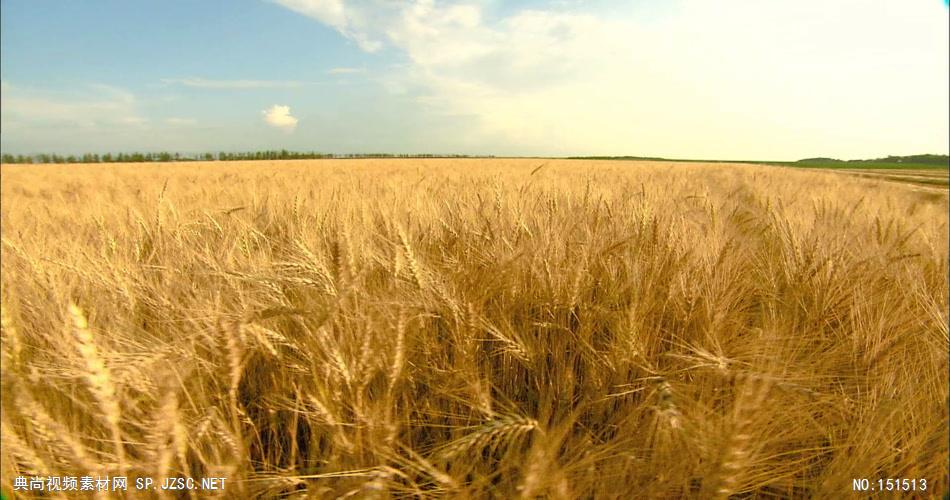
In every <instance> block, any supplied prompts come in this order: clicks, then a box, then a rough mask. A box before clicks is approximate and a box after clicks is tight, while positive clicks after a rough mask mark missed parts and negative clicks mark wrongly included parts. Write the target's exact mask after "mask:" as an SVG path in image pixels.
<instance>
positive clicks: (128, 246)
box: [0, 160, 950, 498]
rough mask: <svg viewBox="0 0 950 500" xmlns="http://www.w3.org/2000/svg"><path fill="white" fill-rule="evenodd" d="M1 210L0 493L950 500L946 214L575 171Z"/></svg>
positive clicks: (183, 174) (306, 172) (776, 175)
mask: <svg viewBox="0 0 950 500" xmlns="http://www.w3.org/2000/svg"><path fill="white" fill-rule="evenodd" d="M0 194H2V196H3V198H2V199H3V202H2V219H0V222H2V264H0V266H2V267H0V270H2V297H0V299H2V325H3V330H2V331H3V333H2V354H3V359H2V361H3V363H2V380H0V382H2V389H3V391H2V424H3V431H2V444H3V446H2V464H0V467H2V469H0V470H2V487H3V490H4V491H5V492H7V493H9V492H10V491H12V489H13V478H14V477H16V476H19V475H27V476H32V475H44V476H45V475H48V474H50V475H51V474H57V475H75V476H82V475H87V474H88V475H120V474H123V473H124V474H128V475H129V476H130V477H136V476H139V477H143V476H150V477H156V478H161V477H167V476H172V475H187V476H191V477H195V478H201V477H209V476H215V477H227V478H228V481H227V482H226V487H227V494H228V496H230V497H233V498H249V497H259V498H273V497H301V498H303V497H305V496H310V497H327V498H338V497H357V498H390V497H410V496H411V497H451V498H483V497H496V498H518V497H521V498H536V497H548V498H621V497H629V496H631V495H632V496H636V497H643V498H650V497H661V498H676V497H684V496H692V497H708V498H713V497H719V498H725V497H729V496H736V495H738V496H757V497H786V498H800V497H841V496H844V495H850V494H853V493H852V480H853V479H855V478H864V477H868V478H878V477H882V478H916V479H918V480H919V479H926V481H927V488H928V489H927V491H926V492H923V493H921V492H919V491H918V492H917V493H916V494H917V495H922V496H931V495H934V496H939V495H942V494H944V493H945V492H946V491H947V489H948V482H947V477H948V467H947V463H948V444H947V443H948V437H950V436H948V407H947V401H948V381H947V374H948V352H947V350H948V345H950V340H948V328H947V322H948V246H947V242H948V225H947V223H948V215H947V197H946V195H945V194H943V195H936V194H933V193H930V194H926V195H925V194H924V193H919V192H916V191H913V190H912V189H910V188H909V187H907V186H903V185H900V184H895V183H889V182H882V181H879V180H876V179H867V178H862V177H845V176H841V175H834V174H832V173H825V172H818V171H805V170H796V169H787V168H774V167H763V166H755V165H728V164H698V163H695V164H693V163H690V164H681V165H675V166H670V165H668V164H664V163H648V162H641V163H621V162H594V161H569V160H401V161H397V160H364V161H332V160H324V161H320V162H308V161H296V162H258V163H240V162H237V163H227V164H206V165H205V164H196V163H189V164H187V165H184V164H168V165H147V166H134V167H133V166H123V165H109V166H102V165H97V166H93V167H81V166H32V167H29V166H26V167H20V166H14V165H6V166H3V167H2V186H0ZM130 482H131V481H130ZM919 484H920V482H919V481H918V485H919ZM201 495H204V493H201ZM169 496H171V495H169Z"/></svg>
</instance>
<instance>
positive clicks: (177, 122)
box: [165, 116, 198, 126]
mask: <svg viewBox="0 0 950 500" xmlns="http://www.w3.org/2000/svg"><path fill="white" fill-rule="evenodd" d="M165 123H166V124H168V125H173V126H189V125H195V124H196V123H198V120H195V119H194V118H179V117H174V116H173V117H171V118H166V119H165Z"/></svg>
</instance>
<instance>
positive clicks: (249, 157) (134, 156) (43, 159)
mask: <svg viewBox="0 0 950 500" xmlns="http://www.w3.org/2000/svg"><path fill="white" fill-rule="evenodd" d="M340 158H475V157H474V156H470V155H459V154H451V155H438V154H392V153H351V154H333V153H318V152H314V151H311V152H297V151H288V150H286V149H281V150H280V151H277V150H270V151H248V152H239V153H229V152H224V151H222V152H220V153H199V154H181V153H168V152H161V153H115V154H113V153H105V154H101V155H100V154H97V153H87V154H83V155H66V156H63V155H58V154H45V153H43V154H35V155H12V154H3V155H0V163H158V162H171V161H253V160H313V159H340ZM478 158H494V156H487V157H486V156H479V157H478Z"/></svg>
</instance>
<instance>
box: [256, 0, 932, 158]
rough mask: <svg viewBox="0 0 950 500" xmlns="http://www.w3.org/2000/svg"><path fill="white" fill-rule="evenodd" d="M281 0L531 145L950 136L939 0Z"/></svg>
mask: <svg viewBox="0 0 950 500" xmlns="http://www.w3.org/2000/svg"><path fill="white" fill-rule="evenodd" d="M275 1H276V3H278V4H280V5H283V6H284V7H286V8H288V9H291V10H293V11H295V12H298V13H300V14H303V15H306V16H308V17H311V18H313V19H315V20H316V21H319V22H320V23H322V24H324V25H326V26H329V27H331V28H333V29H335V30H337V31H338V32H339V33H340V34H341V35H342V36H344V37H346V38H347V39H350V40H352V41H353V42H354V43H356V44H357V45H358V46H359V47H360V48H361V49H363V50H364V51H366V52H379V51H380V50H382V49H383V48H384V47H388V48H391V49H395V50H396V51H398V53H401V54H402V55H403V57H404V58H405V61H406V62H405V64H404V65H403V66H402V67H401V68H399V69H397V70H394V71H392V72H391V73H390V74H388V75H387V76H386V77H385V78H386V82H385V83H386V85H387V87H388V88H391V89H395V90H398V91H406V90H407V89H410V90H412V91H413V94H414V95H418V96H419V97H418V103H419V104H420V105H421V106H425V107H426V108H427V110H430V111H435V112H439V113H443V114H446V115H457V116H466V117H472V118H473V120H474V121H475V123H476V126H475V128H474V129H473V131H472V133H473V134H481V135H483V136H484V137H485V138H486V141H488V140H489V139H488V138H490V137H504V138H506V139H508V140H510V141H511V142H512V143H515V144H518V145H522V146H524V148H525V149H522V150H520V151H518V153H520V154H525V153H527V154H531V153H533V152H536V153H545V154H564V153H567V154H591V153H597V154H631V153H634V154H645V155H665V156H684V155H685V156H691V157H705V158H730V157H736V156H737V155H738V156H740V157H744V158H755V157H761V158H775V159H779V158H788V159H792V158H798V157H802V156H810V155H823V154H829V153H836V154H840V155H844V156H847V155H849V154H850V155H867V154H869V151H868V149H869V147H871V148H877V151H878V152H880V153H881V154H903V153H912V152H916V151H946V150H947V139H946V137H947V136H948V133H950V127H948V120H947V116H946V112H945V110H946V109H947V107H948V105H950V103H948V96H947V92H946V89H947V87H948V83H950V82H948V73H950V67H948V52H947V46H946V39H947V22H946V11H945V7H944V6H941V5H940V4H939V2H896V1H895V2H875V3H874V4H873V5H870V4H867V3H866V2H864V1H863V0H841V1H837V2H823V1H818V0H803V1H801V2H760V1H755V0H733V1H728V2H709V1H704V0H679V1H675V2H664V3H663V4H662V5H660V4H657V3H650V4H649V5H647V4H646V3H640V2H637V3H624V2H620V3H618V4H616V6H615V7H612V8H609V9H607V8H604V7H603V4H602V3H596V4H595V5H600V6H601V7H600V8H591V7H590V5H591V4H586V5H587V6H586V7H585V8H584V10H580V9H579V8H574V7H571V5H578V4H577V3H567V2H561V3H557V4H553V5H551V6H548V7H543V8H531V9H522V10H516V11H508V12H503V11H500V10H499V4H498V2H489V1H486V2H434V1H432V0H415V1H410V2H391V1H386V0H353V1H346V2H344V1H343V0H275ZM885 34H886V35H885ZM902 123H903V124H907V123H914V124H916V125H915V126H914V127H906V126H904V125H901V124H902Z"/></svg>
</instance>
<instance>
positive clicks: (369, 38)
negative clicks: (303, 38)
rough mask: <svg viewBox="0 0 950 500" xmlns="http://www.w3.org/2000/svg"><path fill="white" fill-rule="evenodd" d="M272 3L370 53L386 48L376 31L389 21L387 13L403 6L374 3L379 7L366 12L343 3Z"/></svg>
mask: <svg viewBox="0 0 950 500" xmlns="http://www.w3.org/2000/svg"><path fill="white" fill-rule="evenodd" d="M272 1H274V2H276V3H278V4H280V5H282V6H284V7H286V8H288V9H290V10H293V11H295V12H298V13H300V14H303V15H305V16H307V17H311V18H313V19H316V20H318V21H320V22H321V23H323V24H326V25H327V26H330V27H332V28H334V29H336V30H337V31H339V32H340V33H341V34H343V35H344V36H346V37H347V38H349V39H350V40H353V41H354V42H356V44H357V45H358V46H359V47H360V48H361V49H363V50H365V51H367V52H376V51H377V50H379V49H380V48H381V47H382V46H383V44H382V42H381V41H380V40H379V38H377V37H376V36H375V34H374V33H373V31H375V30H376V28H377V27H378V25H379V23H380V22H381V21H382V20H383V19H384V18H385V15H386V13H387V12H391V11H393V10H394V9H395V8H396V7H397V6H398V4H399V2H374V5H372V7H375V8H370V9H366V8H364V7H365V6H364V5H357V6H356V7H355V8H351V7H348V6H346V5H345V4H344V3H343V0H272Z"/></svg>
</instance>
